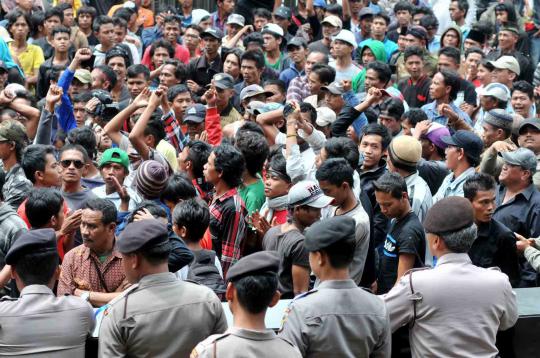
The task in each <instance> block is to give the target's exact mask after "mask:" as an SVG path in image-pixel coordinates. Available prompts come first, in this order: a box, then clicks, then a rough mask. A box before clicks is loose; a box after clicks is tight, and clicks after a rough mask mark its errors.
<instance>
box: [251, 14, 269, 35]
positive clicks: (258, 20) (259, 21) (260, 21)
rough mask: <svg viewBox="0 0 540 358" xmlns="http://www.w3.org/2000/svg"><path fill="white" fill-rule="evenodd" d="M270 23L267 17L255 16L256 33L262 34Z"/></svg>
mask: <svg viewBox="0 0 540 358" xmlns="http://www.w3.org/2000/svg"><path fill="white" fill-rule="evenodd" d="M268 22H269V21H268V19H267V18H266V17H260V16H255V18H254V19H253V25H254V27H255V31H257V32H260V31H261V30H262V28H263V27H264V25H266V24H268Z"/></svg>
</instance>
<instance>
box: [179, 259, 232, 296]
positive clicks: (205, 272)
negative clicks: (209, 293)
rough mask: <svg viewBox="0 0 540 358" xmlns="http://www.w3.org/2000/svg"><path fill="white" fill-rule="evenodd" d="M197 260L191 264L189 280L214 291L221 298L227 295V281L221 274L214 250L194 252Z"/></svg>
mask: <svg viewBox="0 0 540 358" xmlns="http://www.w3.org/2000/svg"><path fill="white" fill-rule="evenodd" d="M193 255H194V256H195V258H194V259H193V261H192V262H191V263H190V264H189V271H188V274H187V280H188V281H193V282H196V283H198V284H200V285H204V286H206V287H208V288H210V289H212V290H213V291H214V292H215V293H216V295H218V297H219V298H223V296H224V295H225V290H226V286H225V281H224V280H223V278H222V277H221V275H220V274H219V270H218V269H217V267H216V265H215V262H216V253H215V251H212V250H200V251H193Z"/></svg>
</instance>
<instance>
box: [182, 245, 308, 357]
mask: <svg viewBox="0 0 540 358" xmlns="http://www.w3.org/2000/svg"><path fill="white" fill-rule="evenodd" d="M279 261H280V259H279V256H278V255H277V253H276V252H275V251H261V252H257V253H254V254H251V255H249V256H246V257H244V258H242V259H240V261H238V262H237V263H236V264H234V265H233V266H232V267H231V269H230V270H229V271H228V272H227V281H229V284H228V286H227V293H226V297H227V301H229V307H230V308H231V312H232V313H233V315H234V326H233V327H231V328H230V329H228V330H227V332H225V333H224V334H218V335H213V336H211V337H208V339H206V340H205V341H203V342H201V343H200V344H199V345H197V347H195V349H194V350H193V352H192V354H191V357H192V358H195V357H201V358H203V357H208V358H211V357H220V358H227V357H230V358H233V357H234V358H242V357H245V358H252V357H257V358H274V357H287V358H295V357H301V355H300V352H299V351H298V349H297V348H296V347H294V346H293V345H292V343H290V342H288V341H286V340H284V339H282V338H280V337H278V336H276V334H275V333H274V331H272V330H271V329H266V327H265V324H264V317H265V313H266V309H267V308H268V307H272V306H274V305H275V304H277V302H278V300H279V297H280V293H279V292H278V291H277V288H278V276H277V273H278V270H279Z"/></svg>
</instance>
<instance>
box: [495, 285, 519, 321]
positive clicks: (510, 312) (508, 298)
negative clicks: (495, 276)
mask: <svg viewBox="0 0 540 358" xmlns="http://www.w3.org/2000/svg"><path fill="white" fill-rule="evenodd" d="M504 304H505V305H506V307H505V310H504V313H503V315H502V317H501V324H500V326H499V330H501V331H505V330H507V329H509V328H511V327H513V326H514V325H515V324H516V322H517V320H518V309H517V299H516V293H515V292H514V291H512V286H510V281H508V280H505V287H504Z"/></svg>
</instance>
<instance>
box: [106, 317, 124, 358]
mask: <svg viewBox="0 0 540 358" xmlns="http://www.w3.org/2000/svg"><path fill="white" fill-rule="evenodd" d="M109 310H111V311H113V310H114V307H110V308H109ZM126 354H127V352H126V347H125V345H124V343H123V337H122V332H121V330H120V326H119V325H118V322H117V320H116V319H115V317H114V313H113V312H110V313H109V314H108V315H104V316H103V321H102V322H101V327H100V329H99V356H100V357H125V356H126Z"/></svg>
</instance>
